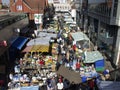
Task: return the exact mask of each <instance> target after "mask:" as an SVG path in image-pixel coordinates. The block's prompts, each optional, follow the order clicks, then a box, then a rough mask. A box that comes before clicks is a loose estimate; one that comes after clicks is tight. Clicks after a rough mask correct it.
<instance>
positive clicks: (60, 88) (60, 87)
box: [57, 79, 64, 90]
mask: <svg viewBox="0 0 120 90" xmlns="http://www.w3.org/2000/svg"><path fill="white" fill-rule="evenodd" d="M63 88H64V85H63V82H62V80H61V79H59V82H58V83H57V89H58V90H63Z"/></svg>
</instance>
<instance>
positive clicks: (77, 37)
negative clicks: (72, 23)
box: [70, 32, 89, 41]
mask: <svg viewBox="0 0 120 90" xmlns="http://www.w3.org/2000/svg"><path fill="white" fill-rule="evenodd" d="M70 34H71V36H72V38H73V40H75V41H81V40H89V38H88V37H87V35H85V34H84V33H83V32H75V33H70Z"/></svg>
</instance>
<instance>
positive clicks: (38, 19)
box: [34, 14, 43, 24]
mask: <svg viewBox="0 0 120 90" xmlns="http://www.w3.org/2000/svg"><path fill="white" fill-rule="evenodd" d="M42 16H43V14H34V21H35V24H41V23H42Z"/></svg>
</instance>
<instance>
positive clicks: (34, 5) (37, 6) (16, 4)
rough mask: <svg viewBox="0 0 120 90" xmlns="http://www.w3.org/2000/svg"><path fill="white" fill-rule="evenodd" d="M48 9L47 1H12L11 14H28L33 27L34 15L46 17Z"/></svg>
mask: <svg viewBox="0 0 120 90" xmlns="http://www.w3.org/2000/svg"><path fill="white" fill-rule="evenodd" d="M47 7H48V1H47V0H34V1H33V0H10V10H11V12H25V13H28V15H29V20H30V24H31V25H32V24H34V14H43V15H44V13H45V9H46V8H47Z"/></svg>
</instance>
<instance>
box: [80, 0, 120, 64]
mask: <svg viewBox="0 0 120 90" xmlns="http://www.w3.org/2000/svg"><path fill="white" fill-rule="evenodd" d="M85 1H86V2H84V3H83V5H86V7H83V8H82V11H83V12H82V20H81V23H82V26H83V28H84V30H85V32H86V33H88V36H89V38H90V39H91V41H92V42H93V43H94V45H97V46H98V47H99V49H100V50H102V51H103V52H104V53H105V55H106V56H107V58H108V59H109V60H110V61H111V62H112V63H114V64H115V65H116V66H117V65H118V63H119V61H120V58H119V57H120V56H119V55H120V11H119V10H120V3H119V1H120V0H85Z"/></svg>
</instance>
